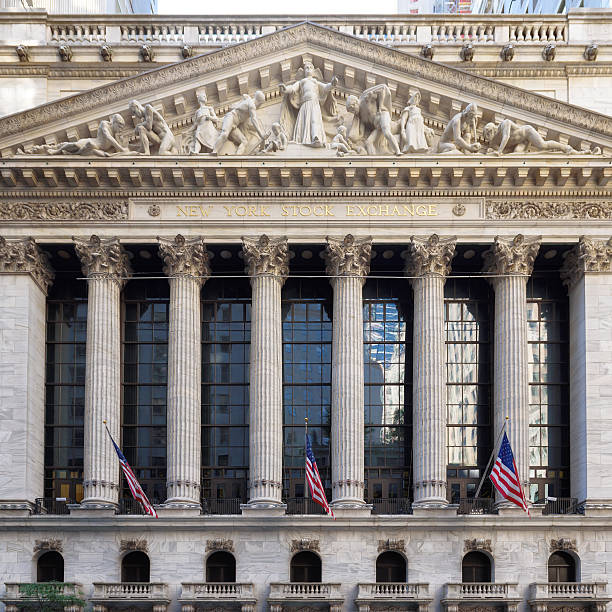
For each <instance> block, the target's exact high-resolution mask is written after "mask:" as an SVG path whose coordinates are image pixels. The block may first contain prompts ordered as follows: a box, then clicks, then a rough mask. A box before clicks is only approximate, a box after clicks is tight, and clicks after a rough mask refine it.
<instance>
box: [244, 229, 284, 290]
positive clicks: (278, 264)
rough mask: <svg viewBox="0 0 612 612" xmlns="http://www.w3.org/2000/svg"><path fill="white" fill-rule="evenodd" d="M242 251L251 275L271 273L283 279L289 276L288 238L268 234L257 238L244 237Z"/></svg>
mask: <svg viewBox="0 0 612 612" xmlns="http://www.w3.org/2000/svg"><path fill="white" fill-rule="evenodd" d="M242 252H243V253H244V260H245V262H246V273H247V274H248V275H249V276H257V275H269V276H278V277H280V278H282V279H285V278H287V276H289V246H288V244H287V239H286V238H284V237H282V238H269V237H268V236H266V234H263V235H262V236H260V237H259V238H257V239H253V238H247V237H243V238H242Z"/></svg>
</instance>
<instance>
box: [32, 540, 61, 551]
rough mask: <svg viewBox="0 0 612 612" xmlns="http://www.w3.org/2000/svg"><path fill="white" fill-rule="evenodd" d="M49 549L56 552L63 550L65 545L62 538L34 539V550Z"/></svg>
mask: <svg viewBox="0 0 612 612" xmlns="http://www.w3.org/2000/svg"><path fill="white" fill-rule="evenodd" d="M47 550H54V551H56V552H59V553H61V552H63V550H64V545H63V543H62V541H61V540H58V539H49V540H34V552H35V553H37V552H43V551H47Z"/></svg>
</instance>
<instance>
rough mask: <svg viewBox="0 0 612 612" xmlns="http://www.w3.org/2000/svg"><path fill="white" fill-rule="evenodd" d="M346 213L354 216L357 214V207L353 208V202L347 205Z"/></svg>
mask: <svg viewBox="0 0 612 612" xmlns="http://www.w3.org/2000/svg"><path fill="white" fill-rule="evenodd" d="M346 215H347V216H348V217H354V216H355V209H354V208H353V206H351V204H347V205H346Z"/></svg>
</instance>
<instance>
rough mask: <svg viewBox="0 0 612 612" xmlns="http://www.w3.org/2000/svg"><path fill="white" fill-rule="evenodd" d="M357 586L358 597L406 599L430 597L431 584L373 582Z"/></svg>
mask: <svg viewBox="0 0 612 612" xmlns="http://www.w3.org/2000/svg"><path fill="white" fill-rule="evenodd" d="M357 586H358V595H357V599H374V600H378V599H380V600H404V599H421V598H428V597H429V584H428V583H425V582H415V583H409V582H373V583H360V584H359V585H357Z"/></svg>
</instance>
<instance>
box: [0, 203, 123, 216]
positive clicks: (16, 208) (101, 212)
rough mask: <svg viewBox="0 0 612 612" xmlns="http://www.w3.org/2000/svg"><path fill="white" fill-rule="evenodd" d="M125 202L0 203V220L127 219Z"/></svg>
mask: <svg viewBox="0 0 612 612" xmlns="http://www.w3.org/2000/svg"><path fill="white" fill-rule="evenodd" d="M127 217H128V203H127V201H111V202H53V201H48V200H47V201H45V202H11V201H8V202H6V201H5V202H0V219H6V220H11V221H21V220H25V221H31V220H37V219H45V220H49V221H61V220H64V219H82V220H84V221H97V220H101V219H111V220H115V219H127Z"/></svg>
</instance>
